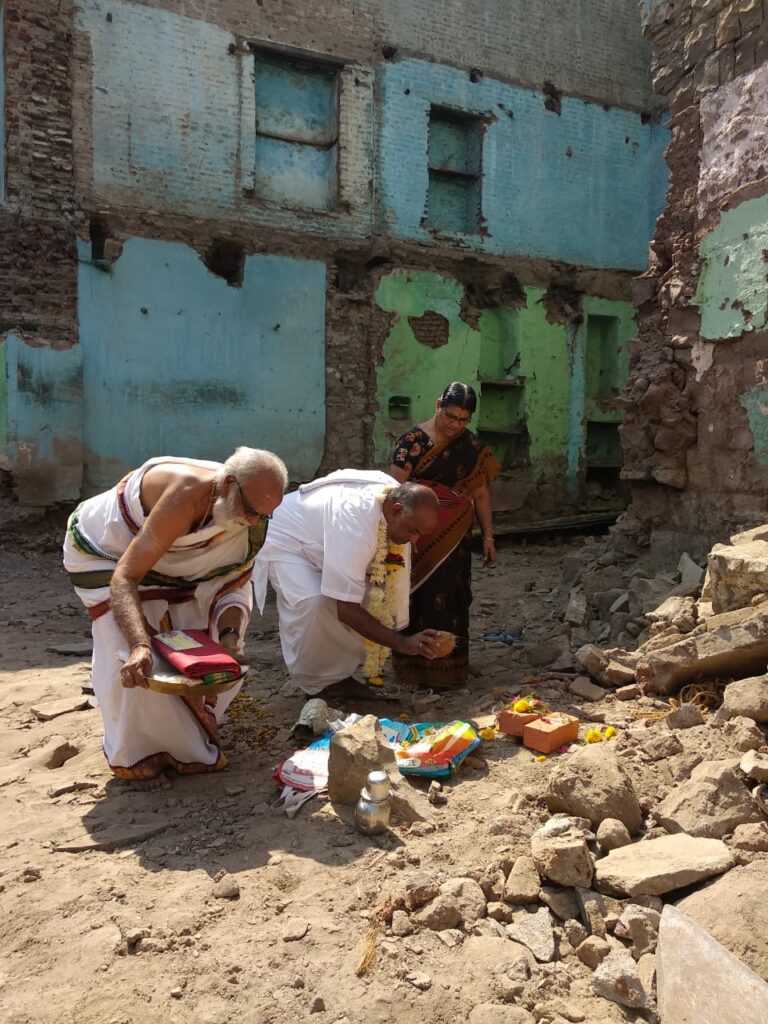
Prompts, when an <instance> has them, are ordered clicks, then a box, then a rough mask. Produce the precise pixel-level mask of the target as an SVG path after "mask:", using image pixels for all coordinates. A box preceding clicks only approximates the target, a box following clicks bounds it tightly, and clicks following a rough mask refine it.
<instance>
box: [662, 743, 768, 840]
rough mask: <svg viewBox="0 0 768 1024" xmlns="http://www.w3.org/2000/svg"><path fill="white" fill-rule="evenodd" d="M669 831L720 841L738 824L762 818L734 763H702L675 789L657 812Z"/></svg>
mask: <svg viewBox="0 0 768 1024" xmlns="http://www.w3.org/2000/svg"><path fill="white" fill-rule="evenodd" d="M653 817H654V818H655V820H656V821H657V822H658V823H659V824H660V825H662V826H663V827H664V828H665V829H666V830H667V831H668V832H672V833H676V832H687V833H688V835H689V836H700V837H705V838H709V839H721V838H722V837H723V836H724V835H727V834H728V833H729V832H733V830H734V829H735V828H736V826H737V825H744V824H747V823H748V822H752V821H760V820H761V819H762V816H761V814H760V811H759V809H758V807H757V805H756V804H755V802H754V800H753V799H752V797H751V795H750V792H749V790H748V789H747V787H746V786H745V785H744V779H743V776H742V775H741V773H740V772H739V770H738V767H737V764H736V763H735V762H734V761H703V762H702V763H701V764H700V765H697V766H696V768H694V769H693V771H692V772H691V777H690V779H688V781H687V782H683V783H681V784H680V785H679V786H675V787H674V788H673V789H672V790H670V792H669V793H668V794H667V796H666V797H665V798H664V799H663V800H662V801H661V803H660V804H659V805H658V807H656V808H655V809H654V812H653Z"/></svg>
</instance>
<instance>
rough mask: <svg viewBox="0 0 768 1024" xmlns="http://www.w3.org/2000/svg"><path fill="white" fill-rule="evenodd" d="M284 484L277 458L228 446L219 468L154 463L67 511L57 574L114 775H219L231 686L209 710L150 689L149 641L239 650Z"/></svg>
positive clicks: (204, 705)
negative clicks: (81, 637) (77, 615)
mask: <svg viewBox="0 0 768 1024" xmlns="http://www.w3.org/2000/svg"><path fill="white" fill-rule="evenodd" d="M286 484H287V473H286V470H285V466H284V465H283V463H282V462H281V460H280V459H279V458H278V457H277V456H276V455H273V454H272V453H271V452H266V451H260V450H259V449H256V448H238V449H237V451H236V452H235V453H234V455H232V456H230V458H229V459H227V461H226V462H225V463H224V464H223V465H222V464H221V463H218V462H201V461H197V460H195V459H177V458H171V457H169V456H161V457H160V458H156V459H150V460H149V461H148V462H145V463H144V465H143V466H141V467H140V468H139V469H136V470H134V471H133V472H131V473H129V474H128V475H127V476H126V477H124V478H123V479H122V480H121V481H120V483H119V484H117V486H116V487H113V488H112V489H111V490H110V491H106V492H105V493H104V494H97V495H96V496H95V497H93V498H89V499H88V500H87V501H84V502H83V503H82V504H81V505H79V506H78V507H77V509H75V511H74V512H73V513H72V516H71V517H70V520H69V525H68V529H67V537H66V540H65V542H64V567H65V568H66V570H67V572H68V573H69V576H70V579H71V580H72V583H73V584H74V586H75V592H76V593H77V595H78V597H79V598H80V600H81V601H82V602H83V604H84V605H85V606H86V608H87V609H88V613H89V615H90V617H91V619H92V622H93V627H92V631H93V688H94V691H95V693H96V697H97V698H98V702H99V709H100V711H101V715H102V718H103V721H104V753H105V754H106V757H107V761H108V762H109V765H110V767H111V769H112V771H113V772H114V773H115V775H118V776H120V777H121V778H126V779H137V780H149V779H154V778H157V777H159V776H160V775H161V773H162V772H163V769H165V768H175V769H176V771H177V772H181V773H182V774H193V773H195V772H211V771H217V770H219V769H221V768H224V767H225V766H226V764H227V759H226V757H225V756H224V754H223V753H222V752H221V747H220V744H219V735H218V728H217V725H218V722H219V721H220V720H221V717H222V715H223V713H224V711H225V710H226V706H227V705H228V704H229V703H230V702H231V700H232V698H233V697H234V696H235V695H236V693H237V691H238V689H239V687H236V688H234V689H232V690H228V691H227V692H226V693H225V694H222V698H221V700H220V701H218V703H217V702H216V701H215V699H214V700H213V701H212V702H210V703H212V704H216V705H217V706H216V710H215V711H214V710H213V708H212V707H211V706H209V703H204V702H203V701H201V700H191V699H189V698H186V697H177V696H174V695H168V694H163V693H156V692H153V691H150V690H149V689H148V688H147V682H146V676H147V675H148V674H149V672H150V669H151V666H152V650H151V647H150V643H149V637H150V634H151V633H153V632H157V631H159V630H167V629H205V630H207V631H208V632H209V634H210V636H211V637H212V639H214V640H218V642H219V643H220V644H221V645H222V646H224V647H227V648H229V649H230V651H232V652H237V651H239V650H240V649H241V646H242V638H243V635H244V633H245V628H246V626H247V624H248V620H249V618H250V616H251V610H252V605H253V599H252V590H251V583H250V579H251V572H252V570H253V563H254V559H255V557H256V553H257V552H258V550H259V549H260V547H261V545H262V544H263V543H264V536H265V533H266V524H267V520H268V519H269V517H270V515H271V514H272V512H273V511H274V510H275V509H276V508H277V506H278V505H279V504H280V502H281V501H282V498H283V492H284V490H285V487H286ZM118 652H127V654H128V658H127V661H125V662H123V661H122V660H120V659H119V658H118V656H117V654H118Z"/></svg>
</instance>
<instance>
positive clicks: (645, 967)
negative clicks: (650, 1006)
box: [637, 953, 656, 997]
mask: <svg viewBox="0 0 768 1024" xmlns="http://www.w3.org/2000/svg"><path fill="white" fill-rule="evenodd" d="M637 976H638V978H639V979H640V984H641V985H642V986H643V990H644V991H645V993H646V995H647V996H654V997H655V995H656V954H655V953H645V954H644V955H643V956H641V957H640V959H639V960H638V961H637Z"/></svg>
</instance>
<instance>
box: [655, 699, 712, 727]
mask: <svg viewBox="0 0 768 1024" xmlns="http://www.w3.org/2000/svg"><path fill="white" fill-rule="evenodd" d="M664 721H665V723H666V726H667V728H668V729H692V728H693V727H694V726H696V725H703V724H704V715H702V713H701V710H700V709H699V708H697V707H696V705H695V704H681V705H680V707H678V708H675V710H674V711H670V713H669V714H668V715H667V717H666V718H665V719H664Z"/></svg>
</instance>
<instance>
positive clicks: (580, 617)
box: [563, 589, 587, 626]
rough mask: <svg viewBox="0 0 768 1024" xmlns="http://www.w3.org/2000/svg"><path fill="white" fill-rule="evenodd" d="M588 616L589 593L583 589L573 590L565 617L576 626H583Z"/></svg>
mask: <svg viewBox="0 0 768 1024" xmlns="http://www.w3.org/2000/svg"><path fill="white" fill-rule="evenodd" d="M586 617H587V595H586V594H585V593H584V591H583V590H578V589H576V590H572V591H571V595H570V597H569V599H568V607H567V608H566V609H565V615H564V616H563V618H564V619H565V621H566V622H570V623H571V624H572V625H574V626H581V625H582V624H583V622H584V620H585V619H586Z"/></svg>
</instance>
